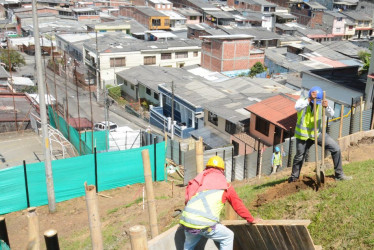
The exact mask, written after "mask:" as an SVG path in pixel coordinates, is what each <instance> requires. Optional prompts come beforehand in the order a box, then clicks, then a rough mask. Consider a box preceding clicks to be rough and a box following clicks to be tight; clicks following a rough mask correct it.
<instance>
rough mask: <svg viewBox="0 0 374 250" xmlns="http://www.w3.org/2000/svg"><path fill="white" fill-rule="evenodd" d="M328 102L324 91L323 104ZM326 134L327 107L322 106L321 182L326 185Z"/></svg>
mask: <svg viewBox="0 0 374 250" xmlns="http://www.w3.org/2000/svg"><path fill="white" fill-rule="evenodd" d="M325 100H326V92H325V91H323V99H322V102H324V101H325ZM325 134H326V107H323V106H322V145H321V147H322V152H321V167H320V180H321V183H325V172H324V171H325Z"/></svg>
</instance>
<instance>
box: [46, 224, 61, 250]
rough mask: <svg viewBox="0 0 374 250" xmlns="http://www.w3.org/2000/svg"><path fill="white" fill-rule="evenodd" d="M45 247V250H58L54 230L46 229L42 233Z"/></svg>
mask: <svg viewBox="0 0 374 250" xmlns="http://www.w3.org/2000/svg"><path fill="white" fill-rule="evenodd" d="M44 240H45V246H46V248H47V250H60V245H59V244H58V236H57V231H56V230H54V229H48V230H47V231H45V232H44Z"/></svg>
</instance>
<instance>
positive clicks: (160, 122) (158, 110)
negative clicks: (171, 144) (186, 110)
mask: <svg viewBox="0 0 374 250" xmlns="http://www.w3.org/2000/svg"><path fill="white" fill-rule="evenodd" d="M150 113H151V114H150V123H151V124H152V125H153V126H156V127H158V128H160V129H162V130H163V131H169V132H171V130H169V129H168V127H169V126H168V125H169V124H170V122H171V118H170V117H165V116H164V111H163V108H162V107H152V108H151V109H150ZM193 130H195V128H192V127H187V126H180V125H178V124H176V125H175V126H174V135H176V136H178V137H180V138H182V139H185V138H188V137H190V132H191V131H193Z"/></svg>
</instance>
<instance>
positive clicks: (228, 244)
mask: <svg viewBox="0 0 374 250" xmlns="http://www.w3.org/2000/svg"><path fill="white" fill-rule="evenodd" d="M184 234H185V236H186V240H185V242H184V250H193V249H194V248H195V246H196V244H197V243H199V241H200V239H201V237H205V238H208V239H212V240H213V241H215V242H218V243H219V249H220V250H232V249H233V247H234V233H233V232H232V231H231V230H230V229H228V228H227V227H225V226H224V225H222V224H219V223H218V224H216V229H215V230H212V231H210V232H208V231H207V230H202V231H201V232H200V233H199V234H191V233H189V232H187V231H186V230H184Z"/></svg>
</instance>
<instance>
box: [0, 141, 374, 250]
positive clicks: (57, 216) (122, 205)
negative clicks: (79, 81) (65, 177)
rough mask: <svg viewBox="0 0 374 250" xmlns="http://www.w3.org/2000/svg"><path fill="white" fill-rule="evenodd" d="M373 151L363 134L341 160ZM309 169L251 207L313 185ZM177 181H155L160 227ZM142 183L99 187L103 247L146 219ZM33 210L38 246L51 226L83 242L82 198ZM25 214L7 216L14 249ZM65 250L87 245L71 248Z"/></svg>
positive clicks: (178, 196) (176, 196)
mask: <svg viewBox="0 0 374 250" xmlns="http://www.w3.org/2000/svg"><path fill="white" fill-rule="evenodd" d="M373 152H374V137H369V138H363V139H362V140H361V141H360V142H359V143H357V144H355V145H351V147H350V148H349V149H348V150H347V151H345V152H343V159H344V163H348V162H355V161H364V160H369V159H374V154H373ZM330 158H331V157H330ZM344 163H343V165H344ZM326 165H328V166H330V167H332V162H331V159H327V161H326ZM343 168H344V166H343ZM313 170H314V163H308V164H304V166H303V168H302V170H301V174H302V175H303V177H302V178H300V180H299V181H297V182H294V183H287V181H284V182H282V183H279V184H277V185H275V186H274V187H271V188H270V189H269V190H268V191H267V192H265V193H264V194H261V195H259V196H258V197H257V198H256V200H254V201H253V203H252V206H253V209H256V207H258V206H261V205H263V204H265V203H268V202H271V201H272V200H275V199H280V198H282V197H285V196H287V195H290V194H292V193H296V192H298V191H300V190H305V189H312V190H316V185H315V183H316V181H315V177H314V176H315V174H314V173H313ZM290 171H291V169H290V168H287V169H285V170H283V171H282V172H279V173H277V174H275V175H272V176H264V177H262V178H261V179H257V178H255V179H251V180H245V181H235V182H234V183H233V185H234V186H241V185H261V184H263V183H266V182H269V181H271V180H277V179H281V178H285V177H288V176H289V175H290ZM308 176H311V177H308ZM171 179H173V178H169V180H171ZM325 181H326V183H325V185H324V187H322V188H328V187H329V185H330V184H331V183H333V182H334V179H333V177H332V176H326V179H325ZM181 183H182V182H181V181H180V180H177V178H176V179H175V181H174V182H171V181H168V182H158V183H154V189H155V191H154V193H155V197H156V205H157V214H158V223H159V231H160V232H163V231H165V230H167V229H168V228H170V227H171V226H173V225H174V224H175V223H176V219H174V218H172V216H171V215H172V214H173V212H174V210H175V209H183V207H184V191H185V188H184V187H182V186H181V185H179V184H181ZM143 186H144V185H143V184H136V185H131V186H126V187H122V188H116V189H113V190H109V191H104V192H100V194H104V195H105V196H106V197H103V196H99V197H98V199H99V211H100V220H101V223H102V231H103V235H104V238H108V237H109V238H110V237H111V239H110V240H109V242H110V245H108V246H106V247H105V249H130V246H129V235H128V229H129V228H130V227H131V226H134V225H137V224H141V225H148V224H149V223H148V212H147V205H146V204H144V209H143V202H142V197H143ZM82 188H83V183H82ZM107 197H111V198H107ZM37 213H38V214H39V223H40V236H41V238H40V239H41V247H42V249H45V246H44V242H43V238H42V235H43V233H44V231H46V230H47V229H51V228H53V229H56V230H57V231H58V235H59V239H60V243H61V242H66V241H68V240H69V241H70V240H72V239H74V240H77V241H81V242H83V241H84V240H87V238H89V225H88V216H87V209H86V202H85V199H84V197H80V198H76V199H72V200H69V201H65V202H60V203H58V204H57V212H56V213H54V214H50V213H49V212H48V206H41V207H38V208H37ZM26 215H27V212H26V210H23V211H18V212H14V213H10V214H6V215H5V218H6V223H7V227H8V233H9V239H10V244H11V247H12V249H15V250H18V249H26V245H27V238H28V224H27V223H28V222H27V217H26ZM147 231H148V234H149V227H147ZM149 238H150V237H149ZM106 242H108V241H106ZM60 245H61V244H60ZM118 246H120V247H118ZM68 249H88V248H74V247H69V248H68Z"/></svg>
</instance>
